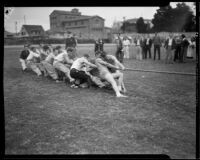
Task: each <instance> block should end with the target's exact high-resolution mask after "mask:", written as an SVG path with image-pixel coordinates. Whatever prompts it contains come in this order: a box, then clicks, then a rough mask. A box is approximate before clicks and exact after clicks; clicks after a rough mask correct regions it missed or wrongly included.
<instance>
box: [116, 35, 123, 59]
mask: <svg viewBox="0 0 200 160" xmlns="http://www.w3.org/2000/svg"><path fill="white" fill-rule="evenodd" d="M116 44H117V51H116V58H117V59H118V61H120V63H123V60H124V52H123V51H122V49H123V44H122V38H121V37H120V33H119V34H118V36H117V39H116Z"/></svg>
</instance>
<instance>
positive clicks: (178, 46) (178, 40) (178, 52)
mask: <svg viewBox="0 0 200 160" xmlns="http://www.w3.org/2000/svg"><path fill="white" fill-rule="evenodd" d="M181 42H182V39H181V37H180V35H178V36H177V37H176V38H175V43H176V45H175V55H174V62H176V60H179V62H180V55H181Z"/></svg>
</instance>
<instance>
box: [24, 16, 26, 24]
mask: <svg viewBox="0 0 200 160" xmlns="http://www.w3.org/2000/svg"><path fill="white" fill-rule="evenodd" d="M24 24H26V16H25V15H24Z"/></svg>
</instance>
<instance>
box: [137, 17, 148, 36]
mask: <svg viewBox="0 0 200 160" xmlns="http://www.w3.org/2000/svg"><path fill="white" fill-rule="evenodd" d="M136 28H137V31H138V33H146V32H147V24H145V23H144V19H143V18H142V17H140V18H138V20H137V22H136Z"/></svg>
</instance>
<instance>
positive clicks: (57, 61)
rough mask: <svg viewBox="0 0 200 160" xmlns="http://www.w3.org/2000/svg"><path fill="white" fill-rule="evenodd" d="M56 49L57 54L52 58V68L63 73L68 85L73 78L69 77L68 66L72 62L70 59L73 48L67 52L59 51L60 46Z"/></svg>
mask: <svg viewBox="0 0 200 160" xmlns="http://www.w3.org/2000/svg"><path fill="white" fill-rule="evenodd" d="M57 49H58V52H59V54H58V55H57V56H56V57H55V58H54V62H53V66H54V68H56V69H57V70H59V71H61V72H63V73H64V74H65V76H66V77H67V78H68V79H69V81H70V83H72V82H73V81H74V78H72V77H71V76H70V66H71V65H72V63H73V62H74V61H73V60H72V59H70V57H71V55H72V54H73V48H70V47H69V48H67V52H66V51H65V50H61V47H60V46H58V47H57ZM60 52H61V53H60Z"/></svg>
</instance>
